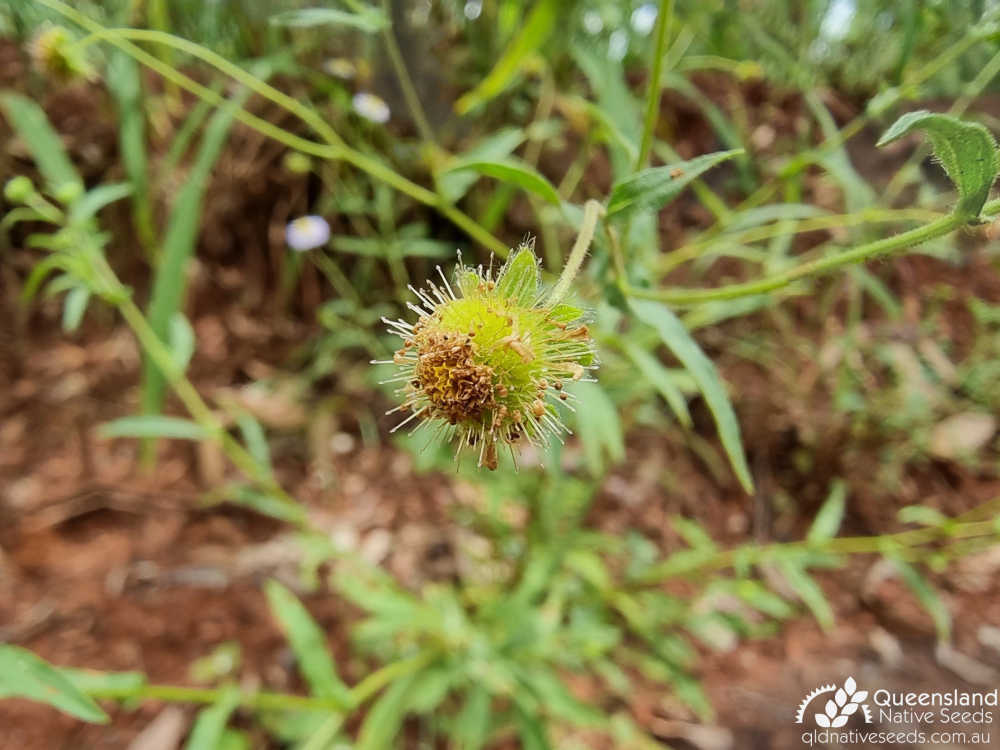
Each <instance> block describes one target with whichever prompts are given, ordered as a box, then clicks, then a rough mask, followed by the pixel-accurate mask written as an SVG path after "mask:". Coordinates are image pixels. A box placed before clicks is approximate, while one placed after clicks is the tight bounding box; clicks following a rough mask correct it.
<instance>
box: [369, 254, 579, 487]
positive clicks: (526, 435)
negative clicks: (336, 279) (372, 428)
mask: <svg viewBox="0 0 1000 750" xmlns="http://www.w3.org/2000/svg"><path fill="white" fill-rule="evenodd" d="M438 274H439V275H440V277H441V281H442V282H443V284H442V285H441V286H438V285H437V284H436V283H434V282H433V281H432V282H429V284H428V289H427V290H425V291H418V290H416V289H413V287H410V289H411V291H412V292H413V293H414V294H416V295H417V297H418V298H419V300H420V305H414V304H409V305H408V307H409V308H410V309H411V310H412V311H413V312H415V313H417V315H418V319H417V321H416V322H415V323H412V324H411V323H408V322H406V321H403V320H397V321H390V320H385V319H383V320H385V323H386V324H387V325H388V326H389V328H390V330H391V331H392V332H393V333H395V334H396V335H398V336H400V337H401V338H402V339H403V345H402V347H401V348H400V349H399V350H398V351H397V352H396V353H395V355H394V356H393V359H392V360H391V362H392V363H394V364H396V365H397V366H398V368H399V370H400V372H399V375H398V376H397V377H396V378H393V379H392V380H391V381H389V382H400V383H402V384H403V385H402V387H401V388H400V389H399V390H398V391H397V393H398V394H399V395H400V396H401V397H402V399H403V403H402V404H401V405H400V406H398V407H396V409H393V410H392V411H402V412H409V416H407V417H406V419H404V420H403V421H402V422H401V423H400V424H398V425H396V427H395V428H394V431H395V430H396V429H399V428H400V427H402V426H403V425H405V424H407V423H409V422H411V421H414V420H420V425H419V427H418V429H420V428H423V427H425V426H426V425H431V426H432V427H433V426H435V425H436V426H437V430H438V433H439V434H440V437H442V438H444V439H445V440H449V441H454V442H455V443H457V449H456V455H457V454H460V453H461V452H462V450H463V449H464V448H466V447H471V448H474V449H475V450H476V451H477V453H478V457H479V466H486V467H487V468H489V469H495V468H496V467H497V451H498V447H499V446H500V445H501V444H504V443H506V444H507V445H508V446H510V447H511V455H512V456H514V458H515V461H516V454H515V453H514V450H513V445H514V444H515V443H517V442H518V441H519V440H521V439H522V438H523V439H525V440H527V441H528V442H530V443H532V444H534V445H536V446H539V447H540V446H541V445H543V444H544V443H545V441H546V440H547V439H548V438H549V437H550V436H556V437H558V436H559V435H560V433H561V432H563V431H566V432H569V430H568V429H567V428H566V426H565V425H564V424H563V423H562V420H561V419H560V414H559V407H560V406H563V405H565V406H567V407H568V408H572V406H569V403H568V402H570V401H572V400H573V396H572V395H571V394H569V393H568V392H567V391H566V390H564V388H563V384H564V382H565V381H568V380H570V381H571V380H579V379H580V378H581V377H582V376H583V375H584V373H585V371H586V370H588V369H593V368H594V367H595V365H594V364H593V362H594V348H593V343H592V342H591V339H590V334H589V332H588V330H587V326H586V325H584V324H583V323H582V321H581V317H582V315H583V311H582V310H580V309H578V308H576V307H573V306H571V305H566V304H556V305H554V306H546V305H545V304H544V302H543V301H542V300H543V298H542V296H541V294H540V290H539V272H538V260H537V259H536V258H535V254H534V250H533V245H532V244H531V243H525V244H523V245H521V246H520V247H519V248H518V249H517V250H516V251H514V252H513V253H512V254H511V256H510V259H509V260H508V261H507V263H506V264H505V265H504V266H503V268H501V269H500V271H499V273H497V274H496V276H494V274H493V271H492V268H487V269H483V267H482V266H479V267H478V268H470V267H468V266H464V265H462V263H461V259H459V265H458V267H457V269H456V271H455V284H454V285H452V284H449V283H448V280H447V279H446V278H445V276H444V274H443V273H442V271H441V269H440V268H438ZM390 413H391V412H390Z"/></svg>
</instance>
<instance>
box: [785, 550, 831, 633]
mask: <svg viewBox="0 0 1000 750" xmlns="http://www.w3.org/2000/svg"><path fill="white" fill-rule="evenodd" d="M776 564H777V566H778V569H779V570H780V571H781V574H782V575H783V576H784V577H785V580H786V581H787V582H788V585H789V586H791V588H792V591H794V592H795V594H796V596H798V597H799V599H800V600H801V601H802V603H803V604H805V605H806V606H807V607H808V608H809V611H810V612H812V614H813V617H815V618H816V622H818V623H819V624H820V627H822V628H823V630H829V629H830V628H832V627H833V619H834V618H833V609H832V608H831V607H830V603H829V602H828V601H827V600H826V594H824V593H823V589H821V588H820V587H819V584H818V583H816V581H814V580H813V579H812V577H811V576H810V575H809V574H808V573H806V571H805V570H803V568H802V567H801V565H799V563H798V562H796V561H794V560H789V559H788V558H779V559H778V560H777V561H776Z"/></svg>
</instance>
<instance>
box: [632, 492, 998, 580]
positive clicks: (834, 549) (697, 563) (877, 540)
mask: <svg viewBox="0 0 1000 750" xmlns="http://www.w3.org/2000/svg"><path fill="white" fill-rule="evenodd" d="M995 502H996V501H991V503H995ZM988 504H989V503H988ZM997 533H998V532H997V524H996V521H995V520H992V519H990V520H985V521H984V520H974V521H959V522H956V523H954V524H952V525H946V526H944V527H940V528H939V527H937V526H933V527H926V528H921V529H913V530H910V531H901V532H898V533H896V534H886V535H883V536H856V537H839V538H833V539H826V540H822V541H818V542H816V541H814V542H808V541H801V542H776V543H774V544H765V545H745V546H742V547H736V548H734V549H728V550H721V551H719V552H715V553H712V554H710V555H707V556H705V557H695V556H686V557H682V558H679V559H678V560H677V561H676V562H672V561H671V560H670V559H667V560H664V561H663V562H662V563H659V564H658V565H654V566H653V567H652V568H650V569H649V570H647V571H646V572H645V573H643V574H642V575H641V576H640V577H639V578H638V579H637V580H635V581H634V584H636V585H640V586H641V585H650V584H660V583H662V582H663V581H665V580H669V579H673V578H680V577H683V576H690V575H694V574H698V575H704V574H705V573H707V572H708V571H712V570H721V569H724V568H729V567H732V566H733V565H735V564H737V563H739V564H740V566H741V567H742V566H748V565H758V564H760V563H763V562H766V561H769V560H774V559H775V558H777V557H780V556H782V555H787V554H788V553H795V552H803V553H804V552H818V553H827V554H838V555H864V554H893V553H900V552H903V551H908V550H914V549H916V548H921V547H925V546H926V545H928V544H930V543H932V542H936V541H941V540H947V539H974V538H992V537H996V536H997Z"/></svg>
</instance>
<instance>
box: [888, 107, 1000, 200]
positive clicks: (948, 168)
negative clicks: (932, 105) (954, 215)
mask: <svg viewBox="0 0 1000 750" xmlns="http://www.w3.org/2000/svg"><path fill="white" fill-rule="evenodd" d="M914 130H921V131H923V132H924V133H926V134H927V138H928V139H929V140H930V142H931V146H932V148H933V149H934V156H935V157H936V158H937V160H938V161H939V162H940V163H941V166H942V167H944V171H945V172H947V173H948V177H950V178H951V181H952V182H953V183H955V187H956V188H957V189H958V206H957V207H956V211H957V212H958V213H960V214H963V215H965V216H968V217H969V218H975V217H977V216H979V212H980V211H981V210H982V208H983V204H984V203H985V202H986V198H987V196H989V193H990V188H991V187H992V186H993V181H994V180H995V179H996V176H997V172H998V171H1000V157H998V155H997V147H996V141H994V140H993V135H992V134H991V133H990V131H989V130H987V129H986V128H985V127H984V126H982V125H980V124H978V123H971V122H962V121H961V120H959V119H958V118H957V117H952V116H951V115H941V114H935V113H933V112H927V111H926V110H921V111H919V112H910V113H908V114H905V115H903V116H902V117H900V118H899V119H898V120H896V122H895V123H893V125H892V127H890V128H889V129H888V130H887V131H885V134H884V135H883V136H882V137H881V138H880V139H879V142H878V145H879V146H884V145H885V144H887V143H892V142H893V141H895V140H897V139H899V138H902V137H903V136H904V135H906V134H907V133H910V132H912V131H914Z"/></svg>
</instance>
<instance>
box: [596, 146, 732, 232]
mask: <svg viewBox="0 0 1000 750" xmlns="http://www.w3.org/2000/svg"><path fill="white" fill-rule="evenodd" d="M742 153H743V149H732V150H730V151H717V152H716V153H714V154H705V155H704V156H699V157H697V158H695V159H691V160H689V161H682V162H678V163H677V164H668V165H667V166H665V167H650V168H649V169H643V170H642V171H640V172H637V173H636V174H634V175H632V176H631V177H626V178H625V179H624V180H620V181H618V182H616V183H615V185H614V187H613V188H611V197H610V198H609V199H608V213H607V215H608V217H609V218H610V217H612V216H616V215H618V216H624V215H626V214H627V213H628V212H630V211H635V210H639V209H644V210H659V209H661V208H663V207H664V206H665V205H667V203H669V202H670V201H672V200H673V199H674V198H676V197H677V196H678V195H679V194H680V192H681V191H682V190H683V189H684V188H685V187H687V186H688V184H689V183H690V182H691V181H692V180H694V179H695V178H697V177H699V176H700V175H702V174H703V173H704V172H707V171H708V170H709V169H711V168H712V167H714V166H715V165H717V164H721V163H722V162H724V161H726V160H727V159H732V158H733V157H734V156H739V155H740V154H742Z"/></svg>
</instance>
